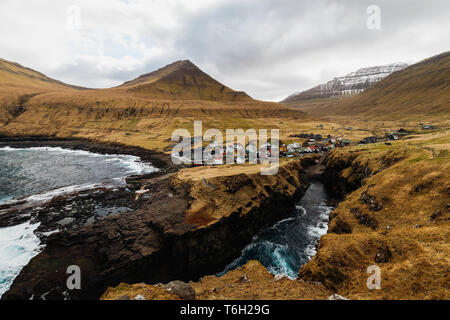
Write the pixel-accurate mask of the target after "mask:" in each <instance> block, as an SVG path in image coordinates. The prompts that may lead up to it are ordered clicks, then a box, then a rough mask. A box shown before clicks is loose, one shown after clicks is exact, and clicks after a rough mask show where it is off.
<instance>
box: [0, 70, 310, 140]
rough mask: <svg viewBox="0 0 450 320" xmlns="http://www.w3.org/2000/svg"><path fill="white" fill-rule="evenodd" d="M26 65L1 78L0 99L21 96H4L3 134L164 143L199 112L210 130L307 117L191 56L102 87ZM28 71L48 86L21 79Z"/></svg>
mask: <svg viewBox="0 0 450 320" xmlns="http://www.w3.org/2000/svg"><path fill="white" fill-rule="evenodd" d="M26 72H29V73H30V76H28V77H25V76H24V75H23V74H24V73H26ZM26 72H25V71H23V72H20V73H19V72H18V73H11V75H9V74H8V76H9V77H10V78H6V77H5V80H4V81H3V82H0V99H1V97H7V96H8V95H11V93H14V94H15V95H16V97H17V99H16V100H15V101H13V102H12V103H11V102H8V101H6V100H5V101H3V102H2V101H1V100H0V135H2V134H3V135H12V136H17V135H21V136H24V135H47V136H49V135H50V136H57V137H82V138H89V139H95V140H101V141H111V142H120V143H126V144H131V145H138V146H141V147H146V148H150V149H164V148H165V147H167V146H168V145H169V144H170V143H171V141H170V137H171V134H172V132H173V130H174V129H177V128H185V129H192V126H193V123H194V120H202V121H203V124H204V128H205V130H206V129H207V128H218V129H226V128H242V129H248V128H253V129H260V128H268V126H269V125H268V123H270V126H269V128H277V127H279V126H281V124H282V123H283V122H284V121H285V122H286V123H285V124H283V126H288V124H287V122H293V121H296V122H298V121H299V120H302V121H303V120H305V118H306V117H305V114H304V113H303V112H301V111H299V110H296V109H293V108H289V107H286V106H284V105H281V104H278V103H272V102H262V101H257V100H254V99H252V98H251V97H249V96H248V95H246V94H245V93H243V92H237V91H233V90H232V89H230V88H228V87H226V86H224V85H222V84H221V83H219V82H218V81H216V80H214V79H213V78H211V77H210V76H209V75H207V74H206V73H204V72H203V71H201V70H200V69H199V68H197V67H196V66H195V65H193V64H192V63H191V62H189V61H178V62H175V63H173V64H171V65H169V66H166V67H164V68H162V69H159V70H157V71H155V72H152V73H149V74H145V75H143V76H141V77H139V78H137V79H135V80H132V81H129V82H126V83H124V84H123V85H121V86H118V87H115V88H110V89H98V90H75V89H74V88H72V87H67V88H66V87H65V86H64V85H59V83H58V82H56V83H55V82H53V81H52V80H51V79H48V80H47V78H45V76H43V75H41V74H40V73H38V72H34V71H33V70H29V69H26ZM24 77H25V78H24ZM29 78H31V79H33V80H36V82H37V83H39V84H40V83H41V82H42V83H44V84H48V87H43V86H42V87H40V86H39V85H36V86H35V87H34V88H33V89H32V90H30V87H27V86H22V87H20V85H21V84H23V83H27V81H31V80H29ZM33 83H34V82H33ZM50 84H51V85H50ZM13 86H15V87H14V88H13ZM268 118H270V119H271V120H270V121H268V120H267V119H268ZM289 127H291V125H289Z"/></svg>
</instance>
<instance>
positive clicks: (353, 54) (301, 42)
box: [0, 0, 450, 100]
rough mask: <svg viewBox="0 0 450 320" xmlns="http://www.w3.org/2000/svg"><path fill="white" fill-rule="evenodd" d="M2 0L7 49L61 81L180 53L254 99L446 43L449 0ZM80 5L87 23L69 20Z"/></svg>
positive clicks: (105, 82) (128, 69)
mask: <svg viewBox="0 0 450 320" xmlns="http://www.w3.org/2000/svg"><path fill="white" fill-rule="evenodd" d="M377 2H378V3H377V5H378V6H380V8H381V17H382V28H381V30H379V31H373V30H372V31H371V30H368V29H367V27H366V19H367V14H366V9H367V7H368V5H370V4H372V3H371V2H370V1H366V0H348V1H345V2H344V1H332V0H317V1H306V0H281V1H270V0H246V1H242V0H220V1H217V0H195V1H194V0H193V1H185V0H146V1H144V0H97V1H91V0H59V1H53V0H52V1H50V0H22V1H14V0H2V1H1V2H0V56H1V57H2V58H5V59H8V60H12V61H16V62H19V63H21V64H23V65H26V66H28V67H31V68H34V69H36V70H38V71H41V72H44V73H46V74H47V75H49V76H52V77H54V78H57V79H59V80H62V81H65V82H68V83H71V84H76V85H82V86H88V87H109V86H114V85H118V84H120V83H122V82H124V81H127V80H130V79H131V78H134V77H136V76H138V75H140V74H143V73H147V72H150V71H153V70H155V69H157V68H160V67H162V66H164V65H165V64H168V63H170V62H173V61H175V60H178V59H191V60H192V61H193V62H195V63H196V64H197V65H198V66H199V67H201V68H202V69H203V70H204V71H205V72H207V73H209V74H211V75H212V76H213V77H215V78H216V79H217V80H219V81H221V82H223V83H224V84H226V85H228V86H230V87H232V88H233V89H236V90H244V91H246V92H248V93H249V94H250V95H252V96H253V97H255V98H258V99H269V100H281V99H282V98H284V97H286V96H287V95H289V94H291V93H292V92H294V91H298V90H301V89H308V88H309V87H311V86H313V85H316V84H318V83H321V82H325V81H327V80H329V79H330V78H332V77H333V76H338V75H342V74H345V73H348V72H351V71H354V70H355V69H357V68H360V67H365V66H371V65H379V64H386V63H391V62H399V61H405V62H415V61H418V60H420V59H423V58H426V57H428V56H431V55H434V54H437V53H440V52H443V51H446V50H448V49H449V48H448V44H447V43H446V42H445V39H449V38H450V25H449V20H448V17H447V13H448V12H449V9H450V2H449V1H438V0H429V1H426V2H425V1H420V0H408V1H407V0H398V1H395V2H394V1H388V0H378V1H377ZM71 5H75V6H78V7H80V9H81V29H80V30H70V29H68V28H67V27H66V24H67V19H68V18H69V16H68V13H67V8H68V7H69V6H71Z"/></svg>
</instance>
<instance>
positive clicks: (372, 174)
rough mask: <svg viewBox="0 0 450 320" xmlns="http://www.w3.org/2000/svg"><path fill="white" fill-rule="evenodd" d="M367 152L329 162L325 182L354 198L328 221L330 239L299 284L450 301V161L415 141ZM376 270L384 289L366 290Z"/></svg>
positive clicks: (367, 295)
mask: <svg viewBox="0 0 450 320" xmlns="http://www.w3.org/2000/svg"><path fill="white" fill-rule="evenodd" d="M430 142H431V141H428V143H430ZM429 146H430V144H429ZM435 147H437V148H440V147H441V146H439V145H436V146H435ZM368 148H369V150H367V149H366V150H364V149H362V150H360V151H358V150H339V151H336V152H334V153H332V154H331V155H330V157H329V158H328V159H327V161H326V166H327V170H326V172H325V179H326V181H327V183H329V184H331V185H333V186H335V187H336V191H339V192H341V193H348V192H349V191H352V192H350V193H348V194H347V195H346V197H345V199H344V200H343V201H342V202H341V203H340V204H339V206H338V207H337V209H336V210H335V211H333V213H332V214H331V215H330V219H331V221H330V225H329V231H328V234H326V235H325V236H323V237H322V238H321V240H320V244H319V250H318V253H317V255H316V256H315V257H314V258H313V259H312V260H311V261H310V262H309V263H307V264H306V265H305V266H303V268H302V269H301V270H300V273H299V278H301V279H303V280H308V281H319V282H321V283H323V284H324V285H325V286H326V287H328V288H329V289H331V290H334V291H337V292H338V293H339V294H340V295H342V296H345V297H348V298H350V299H448V298H449V297H450V291H449V287H448V281H449V278H448V275H449V271H450V269H449V265H450V264H449V262H450V261H449V258H448V257H449V254H450V245H449V242H448V239H449V236H450V182H449V181H450V176H449V169H450V167H449V162H448V161H446V159H445V157H439V156H438V154H439V152H436V154H434V152H433V154H430V153H429V151H427V149H426V148H422V147H421V146H420V145H419V144H416V143H415V142H409V148H402V147H399V145H397V146H396V147H388V146H383V147H382V146H376V145H374V146H370V147H368ZM428 148H429V149H430V148H433V147H428ZM447 159H448V157H447ZM373 265H375V266H378V267H379V268H380V271H381V278H380V279H381V289H380V290H370V289H368V287H367V285H366V281H367V280H368V278H369V276H370V274H368V273H367V268H368V267H369V266H373Z"/></svg>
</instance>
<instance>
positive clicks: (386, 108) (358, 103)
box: [299, 51, 450, 119]
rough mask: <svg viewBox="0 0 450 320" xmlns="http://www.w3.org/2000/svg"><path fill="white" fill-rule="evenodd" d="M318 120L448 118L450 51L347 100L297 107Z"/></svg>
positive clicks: (449, 104) (409, 68)
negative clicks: (326, 117) (320, 117)
mask: <svg viewBox="0 0 450 320" xmlns="http://www.w3.org/2000/svg"><path fill="white" fill-rule="evenodd" d="M299 108H300V110H303V111H305V112H308V113H311V114H314V115H317V116H352V117H360V118H363V117H365V118H366V117H371V118H377V119H393V118H397V119H400V118H411V117H421V116H427V117H442V116H448V115H449V114H450V51H449V52H445V53H443V54H440V55H437V56H435V57H432V58H429V59H426V60H424V61H422V62H419V63H417V64H415V65H412V66H410V67H408V68H406V69H404V70H402V71H399V72H396V73H394V74H392V75H390V76H389V77H387V78H386V79H384V80H382V81H380V82H378V83H377V84H376V85H374V86H373V87H371V88H370V89H368V90H367V91H365V92H363V93H361V94H359V95H357V96H355V97H352V98H348V99H334V100H326V101H316V102H314V103H312V104H308V103H306V104H302V105H299Z"/></svg>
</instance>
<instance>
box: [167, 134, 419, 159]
mask: <svg viewBox="0 0 450 320" xmlns="http://www.w3.org/2000/svg"><path fill="white" fill-rule="evenodd" d="M410 134H411V132H409V131H407V130H405V129H399V130H398V131H395V132H391V133H388V134H386V135H385V136H383V137H379V136H369V137H365V138H363V139H362V140H360V141H359V142H352V141H350V140H349V139H344V137H342V136H340V137H335V136H331V135H327V136H322V135H321V134H315V133H300V134H294V135H291V136H290V138H294V139H301V140H303V142H293V143H283V142H281V143H280V144H279V150H278V157H279V158H300V157H304V156H307V155H310V154H314V153H315V154H323V153H325V152H329V151H332V150H334V149H336V148H345V147H347V146H350V145H358V144H360V145H365V144H374V143H379V142H384V143H385V144H386V145H391V144H392V143H391V142H392V141H396V140H400V139H402V138H404V137H406V136H408V135H410ZM195 141H196V139H195V138H192V141H191V142H192V145H194V144H195ZM256 145H257V143H254V142H249V143H248V144H247V145H246V146H244V145H243V144H241V143H234V144H229V145H227V146H224V147H221V146H220V145H219V144H218V143H217V142H212V143H210V144H209V145H206V146H205V147H202V149H201V150H198V151H199V152H200V153H201V155H202V160H201V163H199V161H195V162H194V161H192V159H188V158H186V157H183V154H182V153H181V152H180V153H174V154H172V158H176V159H179V160H180V161H182V162H183V163H184V164H191V165H192V166H202V165H210V166H211V165H222V164H225V163H226V162H227V160H226V159H227V157H229V158H231V159H235V163H237V164H245V163H258V162H262V161H263V159H270V158H271V157H276V154H275V150H276V149H275V148H273V147H272V144H271V141H270V140H269V141H268V142H267V143H265V144H263V145H261V146H260V148H259V149H258V148H257V147H256ZM195 152H196V150H195V149H194V148H192V149H191V155H194V154H195Z"/></svg>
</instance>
